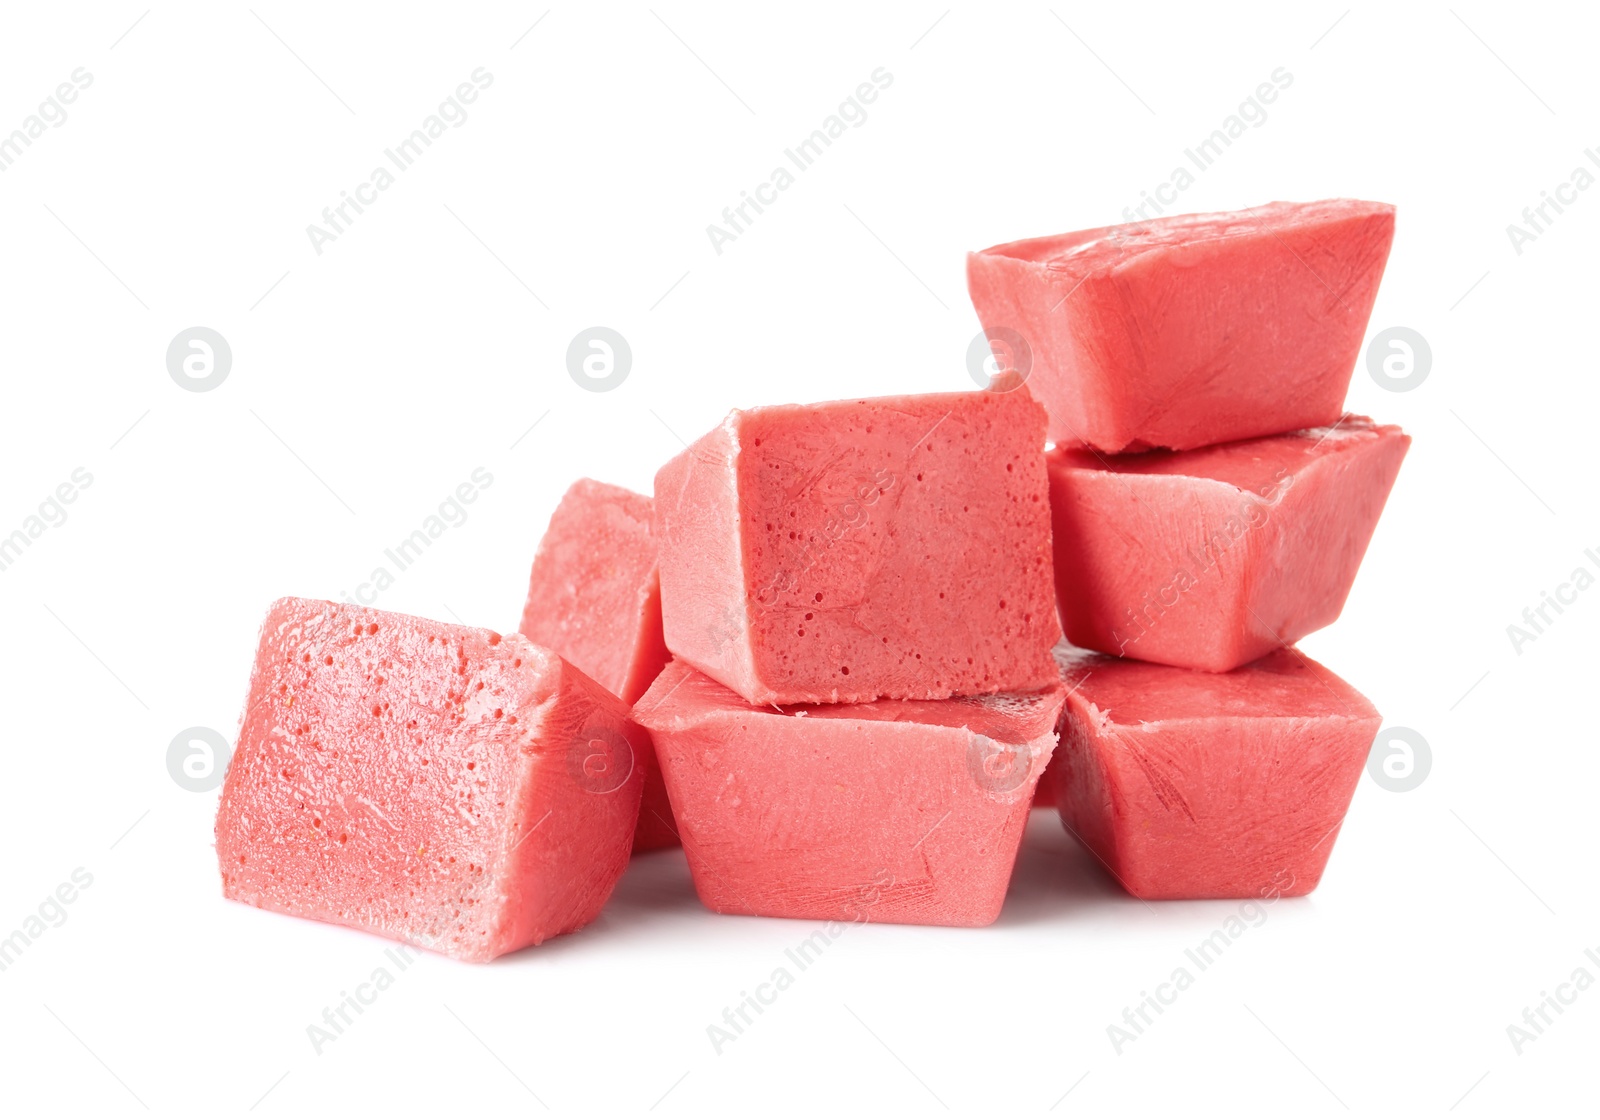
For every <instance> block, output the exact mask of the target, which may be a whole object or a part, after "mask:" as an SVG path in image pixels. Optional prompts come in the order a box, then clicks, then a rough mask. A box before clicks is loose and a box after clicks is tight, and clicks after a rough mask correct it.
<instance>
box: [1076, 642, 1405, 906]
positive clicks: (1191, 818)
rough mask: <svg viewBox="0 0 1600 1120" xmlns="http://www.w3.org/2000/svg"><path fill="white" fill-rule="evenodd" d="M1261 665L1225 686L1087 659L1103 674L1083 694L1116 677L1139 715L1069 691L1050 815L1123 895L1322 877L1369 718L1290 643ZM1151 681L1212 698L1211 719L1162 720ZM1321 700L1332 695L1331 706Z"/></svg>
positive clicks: (1264, 886)
mask: <svg viewBox="0 0 1600 1120" xmlns="http://www.w3.org/2000/svg"><path fill="white" fill-rule="evenodd" d="M1288 658H1296V659H1297V660H1296V662H1295V663H1293V664H1291V663H1290V662H1289V661H1288V660H1286V659H1288ZM1260 665H1261V668H1255V667H1247V668H1245V669H1241V670H1238V671H1237V674H1240V675H1242V676H1239V678H1238V680H1236V681H1231V682H1230V681H1228V680H1224V679H1221V678H1219V677H1217V676H1215V675H1212V674H1199V673H1194V672H1193V671H1186V670H1178V669H1164V668H1161V667H1158V666H1141V667H1138V668H1137V669H1135V670H1133V672H1135V673H1139V674H1140V675H1139V676H1137V677H1135V676H1133V675H1132V674H1131V673H1129V672H1128V670H1127V669H1125V668H1121V667H1118V666H1116V665H1107V664H1101V665H1098V666H1096V668H1097V669H1099V670H1100V671H1101V672H1102V673H1103V674H1105V676H1104V677H1102V679H1101V680H1100V681H1098V682H1094V681H1092V680H1089V681H1086V682H1085V690H1088V689H1090V688H1095V689H1097V690H1100V691H1101V692H1102V695H1104V694H1105V690H1107V688H1108V686H1109V687H1110V688H1111V689H1116V688H1118V687H1119V685H1118V677H1119V676H1120V677H1122V679H1123V680H1124V681H1127V682H1129V683H1127V684H1125V685H1122V686H1121V687H1125V688H1128V689H1132V690H1135V691H1136V692H1137V693H1138V695H1139V697H1140V701H1139V702H1140V704H1141V710H1140V711H1139V712H1138V713H1137V715H1135V714H1132V713H1130V714H1126V715H1124V716H1123V717H1122V719H1121V720H1120V721H1119V720H1118V719H1117V711H1118V705H1117V703H1116V702H1113V703H1112V704H1111V706H1110V707H1109V708H1098V707H1096V704H1095V701H1094V700H1093V699H1090V698H1086V697H1084V696H1082V695H1081V694H1074V695H1073V696H1072V697H1070V698H1069V700H1068V708H1067V711H1066V712H1065V713H1064V715H1063V722H1064V728H1063V732H1062V750H1061V754H1060V756H1058V757H1060V758H1061V759H1062V760H1063V762H1064V763H1066V765H1064V766H1063V768H1062V770H1061V773H1060V777H1059V779H1058V784H1057V797H1058V798H1059V799H1060V802H1059V803H1060V805H1061V809H1060V812H1061V816H1062V820H1063V821H1064V822H1065V823H1066V824H1067V825H1068V826H1069V827H1070V828H1072V829H1073V830H1075V831H1077V832H1078V833H1079V834H1080V835H1081V836H1082V837H1083V839H1084V841H1085V842H1086V843H1087V844H1088V845H1089V846H1090V847H1091V848H1092V849H1093V850H1094V851H1095V853H1096V854H1097V855H1099V856H1100V858H1101V859H1102V860H1103V861H1105V863H1106V864H1107V865H1108V866H1110V867H1111V869H1112V871H1113V873H1114V874H1115V875H1116V877H1117V878H1118V879H1119V880H1120V881H1121V882H1122V884H1123V885H1124V887H1125V889H1127V890H1128V891H1129V892H1130V893H1132V894H1134V895H1136V896H1138V897H1140V898H1146V899H1163V898H1169V899H1180V898H1268V897H1282V896H1294V895H1301V894H1306V893H1308V892H1309V891H1311V890H1312V889H1313V888H1315V887H1316V885H1317V884H1318V882H1319V881H1320V879H1321V876H1322V872H1323V869H1324V867H1325V866H1326V863H1327V859H1328V855H1329V853H1330V851H1331V850H1332V847H1333V841H1334V838H1335V836H1336V835H1337V832H1338V828H1339V825H1340V823H1341V822H1342V821H1343V819H1344V815H1345V813H1346V811H1347V810H1348V808H1349V805H1350V801H1351V798H1352V797H1353V795H1354V793H1355V787H1356V785H1357V783H1358V781H1359V779H1360V776H1361V773H1362V770H1363V767H1364V765H1365V761H1366V757H1367V754H1368V752H1369V750H1370V748H1371V746H1372V740H1373V737H1374V736H1375V735H1376V734H1377V732H1378V727H1379V724H1380V722H1381V720H1380V717H1379V716H1378V714H1377V713H1376V712H1375V711H1374V710H1373V709H1372V707H1371V705H1370V704H1368V703H1367V702H1366V701H1365V699H1364V698H1362V697H1361V696H1360V694H1359V693H1357V692H1355V690H1354V689H1351V688H1350V687H1349V685H1347V684H1345V683H1344V682H1343V681H1341V680H1339V679H1338V678H1337V677H1334V676H1333V675H1332V674H1330V673H1328V672H1327V670H1326V669H1323V668H1322V667H1321V666H1316V665H1314V664H1313V663H1310V662H1304V661H1303V659H1299V658H1298V655H1297V654H1294V653H1293V651H1290V652H1287V653H1284V654H1274V655H1272V657H1271V658H1269V659H1264V660H1263V661H1262V662H1261V663H1260ZM1251 674H1258V676H1256V677H1252V676H1251ZM1259 674H1269V675H1259ZM1234 676H1236V674H1227V677H1234ZM1185 677H1207V678H1210V679H1209V680H1203V681H1195V680H1186V679H1185ZM1163 681H1165V682H1166V684H1167V687H1169V688H1173V689H1178V690H1189V689H1191V686H1198V687H1200V688H1201V689H1203V690H1206V691H1202V692H1200V693H1199V695H1200V696H1211V697H1213V699H1212V700H1210V701H1207V705H1209V706H1214V707H1215V710H1216V715H1214V716H1210V715H1207V716H1196V715H1191V714H1182V715H1177V716H1175V717H1174V718H1170V719H1162V718H1160V717H1159V712H1160V709H1161V705H1162V704H1163V703H1164V701H1163V697H1162V682H1163ZM1252 681H1256V682H1258V686H1253V684H1252ZM1213 690H1214V691H1213ZM1132 695H1133V693H1132V692H1130V693H1128V694H1126V695H1124V697H1123V699H1124V700H1128V699H1129V697H1130V696H1132ZM1330 696H1331V697H1337V698H1338V700H1339V702H1338V703H1337V704H1335V705H1333V706H1330V705H1329V703H1328V700H1329V698H1330ZM1252 707H1254V708H1255V709H1256V711H1255V712H1254V713H1253V714H1252V712H1251V711H1250V708H1252ZM1171 710H1173V711H1175V712H1176V711H1179V710H1180V709H1179V708H1178V707H1177V706H1176V705H1173V706H1172V707H1171ZM1188 710H1194V706H1193V703H1192V702H1191V703H1190V704H1189V705H1188ZM1269 711H1270V714H1269ZM1294 712H1298V713H1299V714H1292V713H1294Z"/></svg>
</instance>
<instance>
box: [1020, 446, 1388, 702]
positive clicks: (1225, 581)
mask: <svg viewBox="0 0 1600 1120" xmlns="http://www.w3.org/2000/svg"><path fill="white" fill-rule="evenodd" d="M1410 444H1411V439H1410V437H1409V436H1407V435H1405V434H1404V433H1403V432H1401V431H1400V429H1399V428H1396V427H1394V426H1392V425H1379V424H1375V423H1373V422H1372V421H1371V420H1369V419H1367V418H1366V417H1364V416H1345V417H1343V418H1341V419H1340V421H1339V422H1338V423H1337V424H1335V425H1333V426H1331V427H1327V428H1313V429H1310V430H1308V431H1301V432H1291V433H1289V434H1287V435H1280V436H1268V437H1264V438H1261V439H1252V440H1240V441H1238V442H1235V443H1228V444H1220V445H1218V446H1215V447H1205V448H1199V449H1196V450H1193V451H1180V452H1162V451H1150V452H1145V453H1143V454H1139V455H1112V456H1103V455H1098V454H1095V453H1093V452H1087V451H1082V450H1078V449H1073V448H1056V449H1055V450H1054V451H1052V452H1051V453H1050V456H1049V463H1050V504H1051V511H1052V515H1053V517H1054V521H1055V533H1054V543H1055V555H1056V563H1055V573H1056V593H1057V601H1058V603H1059V605H1060V609H1061V625H1062V629H1063V630H1065V632H1066V636H1067V640H1068V641H1070V642H1072V643H1073V644H1074V645H1077V646H1083V647H1086V648H1089V649H1096V650H1100V651H1102V652H1104V653H1116V654H1122V655H1125V656H1128V657H1137V658H1139V659H1141V660H1144V661H1159V662H1161V663H1162V664H1166V665H1178V666H1184V667H1187V668H1192V669H1210V670H1213V671H1217V672H1221V671H1225V670H1228V669H1233V668H1236V667H1238V666H1240V665H1243V664H1244V663H1245V662H1247V661H1252V660H1254V659H1255V658H1257V657H1260V656H1261V655H1262V654H1264V653H1266V652H1267V651H1268V650H1271V649H1274V648H1276V647H1278V646H1280V645H1287V644H1289V643H1291V642H1294V641H1297V640H1299V639H1300V638H1302V637H1304V636H1305V635H1307V634H1309V633H1311V632H1312V631H1313V630H1318V629H1321V628H1322V627H1324V626H1326V625H1328V624H1329V623H1330V622H1332V621H1333V620H1334V619H1336V618H1338V617H1339V612H1340V611H1341V610H1342V609H1343V608H1344V602H1345V599H1346V597H1347V596H1348V595H1349V593H1350V587H1351V584H1352V583H1353V582H1354V581H1355V577H1356V570H1357V568H1359V567H1360V565H1361V558H1362V556H1363V555H1364V554H1365V553H1366V550H1367V544H1368V542H1369V541H1370V540H1371V539H1372V533H1373V530H1374V528H1375V527H1376V526H1377V523H1378V515H1379V514H1380V513H1382V512H1383V506H1384V502H1385V501H1386V500H1387V499H1388V496H1389V490H1390V488H1391V487H1392V486H1393V485H1394V480H1395V476H1396V474H1397V473H1398V472H1399V470H1400V461H1401V459H1403V458H1404V457H1405V453H1406V449H1407V448H1408V447H1409V446H1410Z"/></svg>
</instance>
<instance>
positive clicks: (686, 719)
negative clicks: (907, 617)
mask: <svg viewBox="0 0 1600 1120" xmlns="http://www.w3.org/2000/svg"><path fill="white" fill-rule="evenodd" d="M1062 697H1063V690H1062V687H1061V685H1060V683H1059V682H1057V683H1054V684H1053V685H1052V686H1050V687H1048V688H1045V689H1041V690H1038V691H1033V692H1024V693H1002V694H996V695H988V696H975V697H965V698H960V699H952V700H880V701H876V702H874V703H866V704H824V705H819V706H815V707H809V708H807V707H796V708H790V709H787V710H784V709H776V708H773V707H771V706H765V705H757V704H750V703H748V702H746V701H745V700H744V699H742V698H741V697H739V696H738V695H737V694H735V693H734V692H733V691H732V690H730V689H728V688H726V687H724V686H723V685H720V684H718V683H717V682H716V681H714V680H712V679H711V678H710V677H707V676H705V675H704V674H702V673H699V672H697V671H696V670H694V669H693V668H691V667H690V666H689V665H687V664H685V663H684V662H681V661H673V662H671V663H670V664H669V665H668V666H667V668H666V669H665V670H663V671H662V673H661V675H660V676H659V677H657V678H656V682H655V684H654V685H652V686H651V688H650V691H649V692H647V693H646V694H645V695H644V698H643V699H641V700H640V701H639V703H638V704H637V705H636V706H635V708H634V718H635V719H637V720H638V721H639V722H641V723H643V724H644V725H645V726H646V727H648V728H650V730H651V731H652V733H653V734H654V735H655V742H656V750H657V752H658V754H659V757H660V760H661V769H662V773H663V774H664V775H665V777H666V781H667V790H668V792H669V793H670V794H671V796H672V804H673V807H674V808H675V809H676V810H677V813H678V823H679V826H680V829H681V832H682V836H683V848H684V852H685V853H686V854H687V856H688V858H689V869H690V871H691V873H692V874H693V876H694V883H695V890H696V891H697V892H698V893H699V895H700V898H701V901H703V902H704V903H705V904H706V906H708V907H709V908H711V909H712V910H715V911H718V912H720V913H725V914H758V915H765V916H768V917H777V918H809V919H814V920H828V921H841V922H903V923H917V924H924V925H951V926H981V925H987V924H989V923H990V922H992V921H994V919H995V918H996V917H997V916H998V915H999V913H1000V907H1001V904H1002V903H1003V902H1004V900H1005V895H1006V887H1007V884H1008V883H1009V881H1010V878H1011V869H1012V865H1013V864H1014V863H1015V861H1016V856H1017V849H1018V846H1019V845H1020V843H1021V840H1022V832H1023V828H1024V826H1025V824H1026V822H1027V819H1028V807H1029V804H1030V802H1031V800H1032V797H1033V792H1034V785H1035V783H1037V782H1038V780H1039V775H1040V774H1041V773H1042V772H1043V770H1044V767H1045V764H1046V762H1047V761H1048V760H1049V757H1050V752H1051V750H1052V749H1053V747H1054V745H1055V723H1056V718H1057V713H1058V712H1059V711H1060V710H1061V703H1062Z"/></svg>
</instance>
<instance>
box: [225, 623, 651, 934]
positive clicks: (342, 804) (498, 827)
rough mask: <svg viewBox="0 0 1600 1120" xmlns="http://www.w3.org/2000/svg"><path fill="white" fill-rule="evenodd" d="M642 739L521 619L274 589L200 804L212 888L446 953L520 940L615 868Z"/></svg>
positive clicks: (575, 907)
mask: <svg viewBox="0 0 1600 1120" xmlns="http://www.w3.org/2000/svg"><path fill="white" fill-rule="evenodd" d="M641 742H642V737H641V736H640V734H639V731H638V729H637V728H636V727H634V726H633V725H632V724H631V723H630V722H629V721H628V719H627V709H626V708H625V707H624V706H623V705H622V703H621V702H620V701H619V700H617V699H616V697H614V696H612V695H611V694H610V693H609V692H607V691H606V690H605V689H603V688H601V687H600V686H599V685H597V684H595V683H594V682H593V681H592V680H590V679H589V678H588V677H586V676H585V675H584V674H583V673H581V672H579V671H578V670H576V669H574V668H573V667H572V666H571V665H568V664H567V663H566V662H564V661H562V660H561V658H559V657H557V656H556V655H555V654H553V653H550V652H549V651H548V650H544V649H541V648H540V647H538V646H536V645H534V644H533V643H532V642H530V641H528V639H526V638H524V637H523V636H522V635H520V634H510V635H506V636H505V637H502V636H501V635H499V634H496V633H494V632H492V631H489V630H479V629H475V628H473V627H468V626H454V625H448V624H445V623H440V622H430V621H428V620H426V619H420V618H412V617H410V616H407V615H401V614H391V613H389V612H387V611H376V610H370V609H366V608H361V607H352V606H346V605H341V604H336V603H329V602H321V601H317V600H311V599H280V600H278V601H277V602H276V603H274V604H273V605H272V607H271V609H270V610H269V611H268V613H267V618H266V622H265V623H264V624H263V626H262V630H261V638H260V644H259V646H258V648H257V651H256V660H255V667H254V668H253V670H252V671H251V675H250V693H249V698H248V701H247V703H246V707H245V712H244V717H243V720H242V722H241V724H240V728H239V737H238V744H237V747H236V749H235V751H234V755H233V759H232V763H231V765H230V766H229V769H228V774H227V778H226V780H225V782H224V784H223V788H222V800H221V803H220V805H219V806H218V808H217V821H216V838H217V858H218V861H219V863H220V865H221V870H222V888H223V893H224V894H225V895H226V896H227V897H228V898H232V899H237V900H238V901H240V902H248V903H250V904H252V905H254V906H259V907H262V908H264V909H268V910H276V911H279V912H282V913H285V914H293V915H297V916H299V917H304V918H315V919H318V920H320V921H325V922H335V923H338V924H340V925H346V926H352V927H355V928H357V929H362V930H366V931H368V932H370V933H376V934H379V935H380V936H383V937H389V938H393V939H395V940H398V941H406V942H410V943H411V944H414V945H420V946H422V947H424V948H427V949H433V950H436V951H438V952H441V953H445V954H448V955H449V956H452V957H457V958H460V959H462V960H469V961H484V960H489V959H490V958H492V957H496V956H499V955H500V954H502V953H507V952H510V951H512V950H514V949H520V948H522V947H523V946H525V945H537V944H538V943H539V942H541V941H543V940H544V939H545V938H547V937H553V936H555V935H556V934H559V933H567V932H569V931H571V930H575V929H577V928H578V927H580V926H582V925H584V924H585V923H586V922H588V921H589V920H591V919H592V918H593V917H594V916H595V915H596V914H597V913H599V911H600V907H601V906H602V905H603V904H604V903H605V901H606V898H607V897H608V896H609V895H610V893H611V889H612V887H613V886H615V884H616V881H617V879H618V877H619V876H620V875H621V874H622V871H623V869H624V868H625V867H626V866H627V863H628V852H629V847H630V845H631V843H632V840H633V826H634V821H635V820H636V819H637V816H638V812H639V786H640V775H639V773H638V770H637V769H636V768H635V767H634V766H633V765H632V756H633V754H634V752H635V751H636V750H638V749H639V747H638V744H639V743H641Z"/></svg>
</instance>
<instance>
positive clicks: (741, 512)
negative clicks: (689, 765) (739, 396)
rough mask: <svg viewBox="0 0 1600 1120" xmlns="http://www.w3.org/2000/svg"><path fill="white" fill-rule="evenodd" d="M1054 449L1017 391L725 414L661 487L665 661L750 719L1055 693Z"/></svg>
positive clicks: (667, 470)
mask: <svg viewBox="0 0 1600 1120" xmlns="http://www.w3.org/2000/svg"><path fill="white" fill-rule="evenodd" d="M1043 448H1044V412H1043V410H1042V409H1041V408H1040V407H1039V406H1038V405H1037V404H1036V403H1035V402H1034V401H1033V400H1032V399H1031V398H1030V397H1029V396H1028V395H1027V394H1026V393H1024V392H1020V391H1010V392H1001V391H995V392H987V391H985V392H968V393H941V394H925V395H919V396H900V397H880V398H876V399H872V400H851V401H835V402H831V403H828V404H816V405H782V406H776V407H768V408H755V409H751V410H749V411H734V412H732V413H730V414H729V416H728V417H727V419H726V420H724V421H723V422H722V423H721V424H720V425H718V427H717V428H715V429H714V430H713V431H711V432H710V433H709V434H707V435H705V436H702V437H701V438H700V439H699V440H697V441H696V442H695V443H694V445H693V446H692V447H690V448H689V449H688V450H686V451H684V452H683V453H682V454H680V455H678V457H677V458H675V459H673V460H672V461H671V462H669V463H668V464H667V465H666V466H664V467H662V468H661V470H660V472H659V473H658V474H657V475H656V486H655V490H656V498H655V523H654V524H655V535H656V542H657V544H658V546H659V548H660V550H661V561H660V562H661V606H662V614H663V621H664V626H665V634H666V642H667V648H668V649H670V650H671V651H672V653H673V655H674V656H675V657H677V658H680V659H682V660H684V661H686V662H688V663H689V664H691V665H693V666H694V667H695V668H697V669H699V670H700V671H701V672H703V673H706V674H707V675H709V676H711V677H713V678H715V679H716V680H718V681H720V682H722V683H723V684H725V685H727V686H728V687H729V688H731V689H733V690H734V691H735V692H737V693H739V695H741V696H743V697H744V698H745V699H746V700H749V701H751V702H752V703H759V704H766V703H777V704H795V703H805V704H815V703H851V702H864V701H870V700H875V699H878V698H880V697H891V698H896V699H940V698H944V697H948V696H951V695H955V694H969V693H984V692H999V691H1002V690H1015V689H1031V688H1043V687H1048V686H1049V685H1050V684H1051V683H1052V682H1053V681H1054V679H1055V673H1054V667H1053V665H1052V664H1051V659H1050V647H1051V646H1052V645H1053V644H1054V642H1055V641H1056V639H1057V638H1058V637H1059V636H1060V629H1059V626H1058V625H1057V622H1056V618H1055V616H1054V612H1053V611H1052V609H1051V602H1052V596H1051V591H1050V564H1051V560H1050V517H1049V498H1048V484H1047V482H1046V478H1045V470H1044V452H1043Z"/></svg>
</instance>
